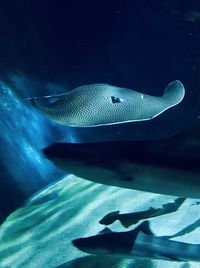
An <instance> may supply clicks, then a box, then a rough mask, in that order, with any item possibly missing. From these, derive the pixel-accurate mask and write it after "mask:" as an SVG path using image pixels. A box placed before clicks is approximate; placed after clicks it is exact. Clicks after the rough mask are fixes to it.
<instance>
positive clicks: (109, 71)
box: [0, 0, 200, 220]
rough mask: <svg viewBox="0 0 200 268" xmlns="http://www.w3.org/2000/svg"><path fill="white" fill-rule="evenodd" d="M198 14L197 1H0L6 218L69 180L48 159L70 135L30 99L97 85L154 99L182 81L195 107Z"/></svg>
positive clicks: (0, 194)
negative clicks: (47, 151)
mask: <svg viewBox="0 0 200 268" xmlns="http://www.w3.org/2000/svg"><path fill="white" fill-rule="evenodd" d="M194 11H196V12H197V13H195V12H194ZM198 12H200V4H199V1H194V0H193V1H186V0H184V1H148V0H146V1H145V0H140V1H139V0H138V1H131V0H127V1H61V0H60V1H32V0H30V1H25V0H21V1H4V2H1V3H0V37H1V42H0V78H1V81H2V82H1V84H0V96H1V99H0V128H1V131H0V169H1V173H0V218H1V220H3V219H4V218H5V217H6V216H7V215H8V214H9V213H10V212H11V211H12V210H14V209H15V208H16V207H17V206H19V205H21V204H22V203H23V201H24V200H26V198H27V197H29V196H30V195H31V194H32V193H34V192H36V191H38V190H40V189H42V188H43V187H44V186H47V185H48V184H49V183H51V182H52V181H53V180H55V179H59V178H60V176H62V173H61V172H59V171H58V170H57V169H56V168H55V167H54V166H53V165H52V164H51V163H50V162H48V161H47V160H45V159H44V157H43V155H42V153H41V149H42V148H43V147H45V146H47V145H49V144H50V143H51V142H53V141H54V140H56V139H59V137H60V136H62V133H61V132H60V130H57V129H56V128H55V127H54V126H53V125H52V124H51V123H50V122H49V121H48V120H47V119H45V118H44V117H42V116H41V115H40V114H39V113H37V112H36V111H35V110H34V109H32V108H31V107H30V106H28V104H27V103H25V102H24V101H23V99H24V98H26V97H30V96H42V95H48V94H53V93H54V94H55V93H56V94H58V93H61V92H64V91H65V90H70V89H72V88H74V87H76V86H79V85H83V84H88V83H89V84H90V83H98V82H104V83H111V84H113V85H117V86H123V87H128V88H136V89H137V88H139V89H143V91H144V92H145V91H146V93H149V94H155V95H156V94H161V93H162V92H163V88H164V87H165V86H166V84H167V83H168V82H170V81H172V80H175V79H179V80H181V81H182V82H183V83H184V85H185V87H186V88H187V89H189V90H188V94H189V95H190V97H191V105H193V104H196V102H198V101H199V99H198V96H199V86H200V81H199V77H200V76H199V72H200V71H199V64H200V52H199V47H200V34H199V27H200V16H199V13H198ZM67 135H69V136H70V139H73V135H71V134H70V133H68V134H67Z"/></svg>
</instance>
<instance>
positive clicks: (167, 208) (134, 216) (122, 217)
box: [99, 198, 185, 228]
mask: <svg viewBox="0 0 200 268" xmlns="http://www.w3.org/2000/svg"><path fill="white" fill-rule="evenodd" d="M184 201H185V198H177V199H176V200H175V201H174V202H173V203H168V204H164V205H163V206H162V207H161V208H152V207H151V208H149V209H148V210H144V211H139V212H133V213H123V214H120V212H119V211H114V212H111V213H108V214H107V215H106V216H104V217H103V218H102V219H101V220H100V221H99V223H101V224H104V225H109V224H112V223H113V222H115V221H117V220H119V221H120V222H121V224H122V225H123V226H124V227H126V228H128V227H129V226H131V225H133V224H136V223H138V222H139V221H140V220H143V219H149V218H153V217H157V216H161V215H164V214H168V213H172V212H175V211H176V210H177V209H178V208H179V207H180V206H181V205H182V203H183V202H184Z"/></svg>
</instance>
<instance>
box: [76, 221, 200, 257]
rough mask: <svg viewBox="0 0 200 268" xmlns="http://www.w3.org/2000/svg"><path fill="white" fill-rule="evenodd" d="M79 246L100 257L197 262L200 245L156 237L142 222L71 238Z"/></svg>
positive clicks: (146, 222) (147, 224)
mask: <svg viewBox="0 0 200 268" xmlns="http://www.w3.org/2000/svg"><path fill="white" fill-rule="evenodd" d="M72 243H73V245H74V246H75V247H77V248H78V249H80V250H82V251H84V252H87V253H89V254H95V255H100V256H106V255H112V256H114V257H125V258H136V257H137V258H149V259H161V260H170V261H199V260H200V254H199V252H200V245H195V244H194V245H193V244H188V243H183V242H178V241H174V240H169V239H166V238H165V237H162V236H155V235H154V234H153V233H152V231H151V230H150V228H149V222H148V221H145V222H143V223H142V224H141V225H139V226H138V227H137V228H135V229H133V230H131V231H128V232H110V233H105V234H99V235H95V236H91V237H86V238H78V239H75V240H73V241H72Z"/></svg>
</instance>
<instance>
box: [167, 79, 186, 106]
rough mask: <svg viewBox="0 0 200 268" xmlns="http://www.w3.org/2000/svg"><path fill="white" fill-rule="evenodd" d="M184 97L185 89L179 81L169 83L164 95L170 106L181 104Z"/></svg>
mask: <svg viewBox="0 0 200 268" xmlns="http://www.w3.org/2000/svg"><path fill="white" fill-rule="evenodd" d="M184 96H185V88H184V86H183V84H182V83H181V82H180V81H179V80H175V81H173V82H171V83H169V84H168V86H167V87H166V89H165V91H164V94H163V98H164V99H165V102H167V103H168V105H169V106H175V105H177V104H178V103H179V102H181V101H182V99H183V98H184Z"/></svg>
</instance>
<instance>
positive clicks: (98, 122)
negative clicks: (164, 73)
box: [31, 80, 186, 142]
mask: <svg viewBox="0 0 200 268" xmlns="http://www.w3.org/2000/svg"><path fill="white" fill-rule="evenodd" d="M184 96H185V88H184V86H183V84H182V83H181V82H180V81H178V80H176V81H173V82H171V83H169V84H168V86H167V87H166V89H165V91H164V93H163V95H162V96H161V97H158V96H150V95H147V94H143V93H141V92H138V91H135V90H131V89H127V88H121V87H116V86H112V85H108V84H91V85H84V86H80V87H77V88H75V89H74V90H72V91H70V92H67V93H65V94H61V95H54V96H46V97H43V98H46V99H53V98H55V99H57V100H56V101H54V102H53V103H48V104H42V102H41V101H40V102H39V101H38V99H39V98H37V97H35V98H31V102H32V104H33V106H34V107H36V108H37V109H38V110H39V111H41V112H42V113H43V114H44V115H46V116H47V117H48V118H49V119H50V120H51V121H53V122H55V123H57V124H59V125H63V126H65V127H66V126H67V127H69V129H67V131H71V132H73V136H74V137H75V142H101V141H113V140H147V139H150V140H151V139H158V138H166V137H169V136H172V135H174V134H176V133H177V132H179V131H180V130H182V129H183V128H184V127H185V124H186V122H185V120H184V116H185V115H184V113H183V111H182V110H181V109H178V110H177V109H176V107H177V106H179V105H178V104H180V103H181V102H182V100H183V98H184ZM174 109H175V110H174Z"/></svg>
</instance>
